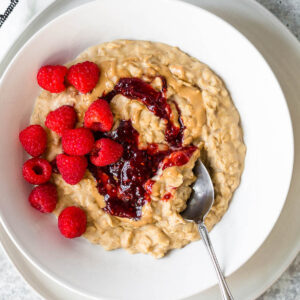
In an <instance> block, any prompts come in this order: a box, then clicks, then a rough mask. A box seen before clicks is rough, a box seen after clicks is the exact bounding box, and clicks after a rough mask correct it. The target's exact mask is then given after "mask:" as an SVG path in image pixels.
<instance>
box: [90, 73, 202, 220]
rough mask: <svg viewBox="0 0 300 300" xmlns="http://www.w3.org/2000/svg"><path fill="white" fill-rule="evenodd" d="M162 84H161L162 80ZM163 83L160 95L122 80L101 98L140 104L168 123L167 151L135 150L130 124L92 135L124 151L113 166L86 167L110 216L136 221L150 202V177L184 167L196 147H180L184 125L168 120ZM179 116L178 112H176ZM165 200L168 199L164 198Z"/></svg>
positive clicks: (137, 82)
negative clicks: (129, 99) (162, 171)
mask: <svg viewBox="0 0 300 300" xmlns="http://www.w3.org/2000/svg"><path fill="white" fill-rule="evenodd" d="M163 82H164V81H163ZM165 92H166V84H164V87H163V90H162V91H161V92H158V91H156V90H155V89H154V88H152V86H151V85H150V84H148V83H146V82H144V81H142V80H141V79H139V78H122V79H120V81H119V82H118V84H117V85H116V86H115V88H114V90H113V91H111V92H110V93H108V94H107V95H106V96H105V97H104V98H105V99H106V100H107V101H110V100H111V99H112V98H113V97H114V96H115V95H117V94H122V95H124V96H125V97H128V98H131V99H136V100H139V101H141V102H143V103H144V104H145V105H146V106H147V108H148V109H149V110H150V111H152V112H153V113H154V114H155V115H157V116H159V117H160V118H163V119H165V120H166V121H167V129H166V141H167V142H168V144H169V146H170V147H169V149H168V150H166V151H159V150H158V146H157V145H156V144H151V145H148V147H147V149H139V148H138V138H139V133H138V132H137V131H136V130H135V129H134V128H133V126H132V124H131V121H121V122H120V125H119V127H118V128H117V129H116V130H114V131H112V132H108V133H100V132H95V133H94V135H95V140H97V139H99V138H101V137H108V138H111V139H112V140H114V141H116V142H118V143H120V144H121V145H122V146H123V149H124V152H123V156H122V158H121V159H120V160H119V161H117V162H116V163H114V164H111V165H108V166H105V167H96V166H95V165H93V164H91V163H90V164H89V170H90V171H91V172H92V174H93V175H94V177H95V179H96V180H97V187H98V190H99V193H100V194H102V195H103V196H104V200H105V202H106V207H105V208H104V210H105V211H106V212H108V213H109V214H111V215H113V216H118V217H124V218H130V219H135V220H138V219H140V217H141V215H142V207H143V205H144V204H145V203H146V202H147V201H150V194H151V190H152V185H153V184H154V181H153V180H151V178H152V177H153V176H154V175H155V174H156V172H157V170H158V169H159V168H160V167H162V168H163V169H165V168H167V167H171V166H182V165H184V164H186V163H187V162H188V161H189V159H190V157H191V156H192V154H193V152H194V151H195V150H196V149H197V147H195V146H188V147H182V134H183V130H184V126H183V125H182V122H181V121H180V124H181V127H180V128H178V127H176V126H174V125H173V124H172V122H171V120H170V115H171V108H170V106H169V104H168V103H167V101H166V98H165V97H164V94H165ZM178 113H179V115H180V111H179V110H178ZM165 198H166V199H165V200H168V199H169V198H170V197H169V198H168V196H167V197H165Z"/></svg>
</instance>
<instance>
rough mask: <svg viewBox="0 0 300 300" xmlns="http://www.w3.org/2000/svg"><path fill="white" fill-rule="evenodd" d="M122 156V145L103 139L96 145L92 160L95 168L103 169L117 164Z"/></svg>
mask: <svg viewBox="0 0 300 300" xmlns="http://www.w3.org/2000/svg"><path fill="white" fill-rule="evenodd" d="M122 155H123V147H122V145H120V144H118V143H117V142H115V141H113V140H111V139H107V138H102V139H100V140H98V141H97V142H96V143H95V146H94V148H93V150H92V152H91V156H90V160H91V162H92V163H93V164H94V165H95V166H98V167H103V166H107V165H110V164H113V163H115V162H116V161H118V160H119V159H120V158H121V157H122Z"/></svg>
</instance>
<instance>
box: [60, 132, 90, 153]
mask: <svg viewBox="0 0 300 300" xmlns="http://www.w3.org/2000/svg"><path fill="white" fill-rule="evenodd" d="M61 141H62V147H63V150H64V152H65V153H67V154H69V155H85V154H88V153H89V152H90V151H91V150H92V148H93V146H94V142H95V140H94V136H93V134H92V132H91V131H90V130H89V129H86V128H76V129H68V130H65V131H64V133H63V135H62V140H61Z"/></svg>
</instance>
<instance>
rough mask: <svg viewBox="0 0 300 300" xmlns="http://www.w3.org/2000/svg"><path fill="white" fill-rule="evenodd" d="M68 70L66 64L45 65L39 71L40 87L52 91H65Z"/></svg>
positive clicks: (38, 80)
mask: <svg viewBox="0 0 300 300" xmlns="http://www.w3.org/2000/svg"><path fill="white" fill-rule="evenodd" d="M67 71H68V69H67V68H66V67H65V66H59V65H57V66H51V65H47V66H43V67H41V68H40V69H39V71H38V73H37V76H36V78H37V82H38V84H39V86H40V87H42V88H43V89H44V90H47V91H49V92H51V93H60V92H63V91H64V90H65V89H66V87H65V85H64V80H65V76H66V74H67Z"/></svg>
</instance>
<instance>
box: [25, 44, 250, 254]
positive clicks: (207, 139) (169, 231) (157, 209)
mask: <svg viewBox="0 0 300 300" xmlns="http://www.w3.org/2000/svg"><path fill="white" fill-rule="evenodd" d="M86 60H89V61H92V62H95V63H96V64H97V65H98V66H99V68H100V70H101V75H100V79H99V82H98V84H97V86H96V87H95V88H94V89H93V91H92V92H91V93H89V94H80V93H79V92H78V91H77V90H76V89H75V88H74V87H72V86H69V87H68V88H67V89H66V90H65V91H64V92H62V93H60V94H51V93H49V92H47V91H43V92H42V93H41V94H40V96H39V97H38V98H37V100H36V104H35V107H34V111H33V114H32V117H31V123H32V124H40V125H42V126H43V127H44V122H45V119H46V116H47V114H48V113H49V112H50V111H53V110H55V109H57V108H58V107H60V106H62V105H72V106H74V108H75V110H76V112H77V114H78V118H79V123H78V126H82V124H83V118H84V114H85V112H86V110H87V109H88V107H89V106H90V104H91V103H92V102H94V101H95V100H97V99H98V98H99V97H102V98H106V99H107V100H108V101H109V103H110V108H111V110H112V112H113V115H114V125H113V129H112V131H111V132H112V133H111V134H114V135H116V134H119V135H120V134H121V131H122V130H125V129H126V130H128V134H127V133H126V136H125V137H124V136H123V137H122V138H123V139H125V138H127V140H126V143H131V141H132V140H133V139H134V138H137V140H138V149H137V151H144V150H143V149H148V150H147V151H148V152H149V149H150V146H151V145H152V146H153V145H155V151H156V152H155V153H164V157H163V161H161V160H159V159H158V160H157V163H156V161H153V164H154V165H155V163H156V164H157V165H156V167H157V169H155V172H154V171H153V172H152V173H149V174H152V175H153V176H152V177H151V178H150V179H149V180H147V182H146V183H145V184H144V186H143V187H139V188H142V189H143V191H142V194H141V195H142V196H140V197H141V201H142V202H141V203H140V210H136V211H134V212H131V213H132V214H128V215H126V214H116V213H114V211H113V210H112V209H111V210H110V208H109V207H108V203H109V202H108V200H107V199H108V198H107V195H106V196H105V194H104V193H101V189H100V186H101V182H100V181H101V180H102V179H101V178H100V179H99V177H97V175H95V174H98V173H97V172H98V171H97V170H94V169H93V168H89V170H87V171H86V174H85V177H84V179H83V180H81V181H80V182H79V183H78V184H76V185H69V184H67V183H66V182H65V181H64V180H63V179H62V177H61V175H60V174H53V182H54V183H55V184H56V186H57V191H58V203H57V206H56V209H55V211H54V212H55V214H56V215H58V214H59V213H60V212H61V211H62V210H63V209H64V208H65V207H67V206H70V205H76V206H79V207H81V208H83V209H84V210H85V212H86V213H87V222H88V223H87V229H86V232H85V234H84V237H85V238H87V239H88V240H89V241H91V242H92V243H95V244H100V245H101V246H102V247H104V248H105V249H106V250H112V249H117V248H125V249H126V250H128V251H129V252H130V253H137V252H141V253H149V254H151V255H153V256H154V257H157V258H159V257H162V256H164V255H165V254H166V252H167V251H168V250H170V249H174V248H181V247H183V246H185V245H186V244H188V243H190V242H192V241H195V240H198V239H199V233H198V229H197V226H196V224H194V223H192V222H187V221H185V220H183V218H182V217H181V215H180V212H181V211H183V210H184V209H185V207H186V201H187V199H188V198H189V196H190V194H191V187H190V186H191V184H192V183H193V182H194V181H195V176H194V174H193V167H194V164H195V161H196V160H197V159H199V158H200V159H201V160H202V161H203V162H204V164H205V165H206V166H207V167H208V168H209V170H210V173H211V176H212V180H213V183H214V187H215V203H214V205H213V207H212V209H211V211H210V212H209V214H208V215H207V217H206V220H205V223H206V225H207V227H208V229H209V230H210V229H211V228H212V227H213V226H214V225H215V224H216V223H217V222H218V221H219V220H220V219H221V217H222V216H223V215H224V213H225V212H226V210H227V208H228V205H229V202H230V199H231V198H232V194H233V192H234V191H235V189H236V188H237V187H238V185H239V183H240V178H241V174H242V171H243V165H244V157H245V152H246V148H245V145H244V143H243V136H242V130H241V127H240V120H239V114H238V112H237V110H236V108H235V107H234V105H233V103H232V100H231V98H230V95H229V93H228V91H227V90H226V88H225V86H224V83H223V82H222V81H221V79H220V78H219V77H218V76H216V75H215V74H214V73H213V72H212V71H211V70H210V69H209V68H208V67H207V66H206V65H205V64H203V63H201V62H199V61H198V60H196V59H195V58H192V57H190V56H188V55H187V54H185V53H183V52H182V51H180V50H179V49H178V48H174V47H171V46H168V45H166V44H161V43H154V42H146V41H127V40H120V41H114V42H109V43H104V44H101V45H98V46H94V47H91V48H89V49H87V50H85V51H84V52H83V53H82V54H80V55H79V56H78V58H77V59H76V60H75V61H73V62H71V63H69V64H67V66H69V65H72V64H75V63H78V62H83V61H86ZM124 79H126V80H127V81H126V80H124ZM130 79H132V80H130ZM134 80H135V81H134ZM133 83H134V84H135V86H137V85H136V84H141V85H143V83H145V84H147V86H148V85H149V87H150V88H148V89H149V90H150V89H151V91H150V93H152V94H153V95H154V96H155V97H154V99H155V101H159V98H158V96H160V97H164V99H166V104H164V103H163V102H162V104H161V105H162V106H163V105H165V108H166V109H165V110H162V109H161V107H162V106H161V107H158V110H157V109H156V108H155V107H154V106H153V105H152V103H151V101H150V100H149V99H150V98H149V97H148V98H147V99H148V100H149V101H148V100H147V99H146V100H145V99H144V100H143V99H142V96H141V99H140V98H139V97H138V96H136V95H137V92H136V91H135V96H132V95H131V93H130V92H128V91H127V92H124V91H123V90H122V88H123V87H125V86H126V88H128V86H129V85H131V86H133V85H132V84H133ZM140 93H141V95H142V92H140ZM157 95H158V96H157ZM169 108H170V109H169ZM159 109H160V110H159ZM166 111H168V116H169V119H168V118H167V117H166V116H165V112H166ZM44 128H45V127H44ZM45 129H46V131H47V134H48V147H47V152H46V154H45V157H46V158H47V159H48V160H50V161H51V160H53V159H55V157H56V155H57V154H60V153H62V147H61V138H60V136H59V135H57V134H56V133H55V132H53V131H51V130H49V129H47V128H45ZM174 131H175V132H176V134H174ZM130 134H132V136H130ZM179 140H180V141H179ZM179 144H180V149H179V148H178V145H179ZM152 146H151V147H152ZM176 147H177V148H178V149H177V148H176ZM152 148H153V147H152ZM152 148H151V149H152ZM171 148H172V149H175V150H172V151H171V152H170V150H169V149H171ZM145 151H146V150H145ZM145 151H144V152H145ZM151 151H152V150H151ZM157 151H159V152H157ZM168 151H169V152H168ZM144 152H141V153H142V154H143V153H144ZM145 153H146V152H145ZM182 153H183V154H184V155H183V158H184V159H185V160H183V161H181V162H180V163H176V164H174V163H169V161H171V160H172V159H173V158H174V156H176V157H177V156H178V155H179V154H180V155H181V154H182ZM142 154H141V155H142ZM145 155H146V154H145ZM180 157H181V158H182V156H180ZM177 158H178V157H177ZM147 159H148V158H147ZM160 159H161V158H160ZM153 160H154V158H153ZM123 167H124V166H123ZM102 171H103V170H102ZM102 171H101V172H102ZM95 178H96V179H97V180H95ZM99 180H100V181H99ZM99 182H100V183H99ZM145 191H147V192H145ZM143 195H147V196H148V198H147V199H144V198H145V197H144V196H143ZM105 197H106V198H105ZM110 205H111V204H110Z"/></svg>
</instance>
